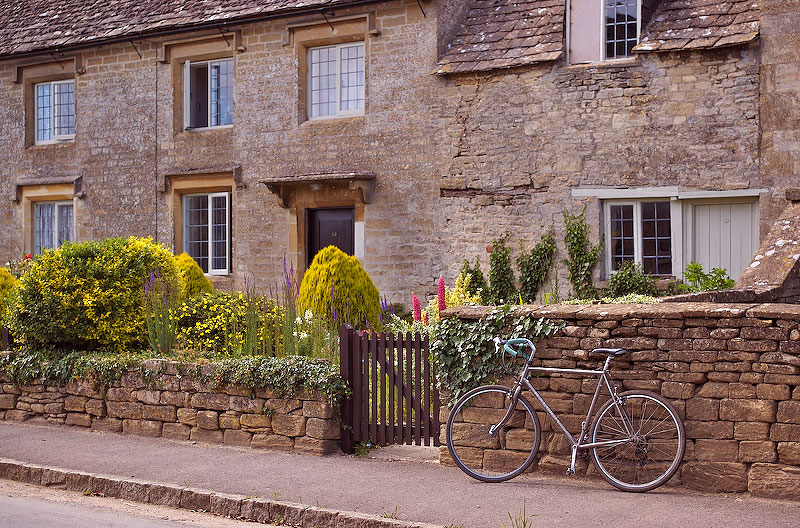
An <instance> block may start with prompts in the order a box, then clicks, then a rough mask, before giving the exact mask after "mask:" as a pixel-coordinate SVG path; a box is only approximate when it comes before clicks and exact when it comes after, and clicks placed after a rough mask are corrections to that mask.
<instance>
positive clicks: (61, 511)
mask: <svg viewBox="0 0 800 528" xmlns="http://www.w3.org/2000/svg"><path fill="white" fill-rule="evenodd" d="M53 526H58V527H59V528H100V527H103V528H189V527H196V528H248V527H256V526H260V527H263V526H264V525H263V524H255V523H248V522H242V521H234V520H230V519H223V518H220V517H216V516H213V515H211V514H204V513H196V512H189V511H186V510H178V509H175V508H166V507H163V506H151V505H144V504H138V503H131V502H126V501H121V500H117V499H106V498H102V497H85V496H84V495H83V494H82V493H79V492H76V491H65V490H59V489H52V488H43V487H40V486H31V485H28V484H20V483H18V482H10V481H7V480H0V528H52V527H53Z"/></svg>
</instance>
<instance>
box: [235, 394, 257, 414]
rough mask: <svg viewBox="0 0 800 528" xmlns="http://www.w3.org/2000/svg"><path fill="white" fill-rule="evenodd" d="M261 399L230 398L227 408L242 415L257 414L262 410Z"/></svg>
mask: <svg viewBox="0 0 800 528" xmlns="http://www.w3.org/2000/svg"><path fill="white" fill-rule="evenodd" d="M264 402H265V400H264V399H263V398H246V397H242V396H231V397H230V403H229V404H228V408H229V409H230V410H232V411H240V412H243V413H250V414H259V413H260V412H261V411H262V410H263V409H264Z"/></svg>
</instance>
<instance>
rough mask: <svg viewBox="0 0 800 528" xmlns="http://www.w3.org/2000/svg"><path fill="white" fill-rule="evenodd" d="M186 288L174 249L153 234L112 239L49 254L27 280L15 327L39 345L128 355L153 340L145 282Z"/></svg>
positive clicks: (23, 340)
mask: <svg viewBox="0 0 800 528" xmlns="http://www.w3.org/2000/svg"><path fill="white" fill-rule="evenodd" d="M150 273H155V274H156V275H158V276H159V277H160V280H163V281H164V283H165V284H166V285H167V287H168V289H169V291H170V292H174V293H175V294H177V295H179V294H180V293H181V292H180V290H181V288H182V281H181V280H180V276H179V272H178V268H177V266H176V265H175V258H174V257H173V255H172V253H171V252H170V251H169V250H168V249H167V248H165V247H164V246H162V245H160V244H156V243H154V242H153V241H152V240H150V239H149V238H136V237H130V238H108V239H105V240H102V241H91V242H83V243H77V244H64V245H63V246H62V247H61V248H59V249H57V250H54V251H45V252H44V253H43V254H42V255H41V256H39V257H38V258H37V259H36V261H35V262H34V264H33V266H31V268H30V269H29V270H28V271H27V272H26V273H25V274H24V275H23V276H22V278H21V280H20V287H19V290H18V291H19V295H18V296H17V300H16V301H15V305H14V306H13V309H12V310H11V317H10V323H11V324H10V326H11V329H12V330H13V333H14V337H15V339H16V340H17V342H18V343H19V344H20V345H21V346H24V347H27V348H32V349H51V350H56V351H64V350H72V349H78V350H105V351H108V352H125V351H129V350H138V349H143V348H145V347H146V346H147V343H148V337H147V336H148V334H147V327H146V324H145V312H146V310H145V301H144V285H145V283H146V282H148V281H149V275H150Z"/></svg>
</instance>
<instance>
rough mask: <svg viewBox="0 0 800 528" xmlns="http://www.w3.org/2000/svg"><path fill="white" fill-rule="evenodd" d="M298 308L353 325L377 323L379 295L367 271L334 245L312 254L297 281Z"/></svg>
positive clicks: (362, 325) (356, 326)
mask: <svg viewBox="0 0 800 528" xmlns="http://www.w3.org/2000/svg"><path fill="white" fill-rule="evenodd" d="M298 302H299V308H300V311H301V312H303V311H305V310H311V311H312V312H313V313H314V314H315V315H316V316H322V317H328V318H330V319H331V320H334V321H336V322H339V323H350V324H352V325H353V326H354V327H355V328H365V327H367V326H368V325H370V324H371V325H373V326H377V325H378V324H379V319H380V313H381V308H380V296H379V294H378V288H376V287H375V284H373V282H372V279H371V278H370V276H369V274H368V273H367V272H366V271H365V270H364V268H362V267H361V263H360V262H359V261H358V259H357V258H356V257H351V256H349V255H347V254H346V253H344V252H343V251H342V250H340V249H339V248H337V247H336V246H328V247H326V248H324V249H322V250H321V251H320V252H319V253H317V255H316V256H315V257H314V260H313V261H312V262H311V266H309V267H308V270H306V274H305V276H304V277H303V281H302V282H301V283H300V298H299V300H298Z"/></svg>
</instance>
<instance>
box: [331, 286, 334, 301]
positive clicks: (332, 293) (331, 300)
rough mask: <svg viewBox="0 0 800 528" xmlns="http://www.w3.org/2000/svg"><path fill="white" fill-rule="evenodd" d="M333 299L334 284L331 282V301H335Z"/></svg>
mask: <svg viewBox="0 0 800 528" xmlns="http://www.w3.org/2000/svg"><path fill="white" fill-rule="evenodd" d="M333 300H334V296H333V284H331V302H333Z"/></svg>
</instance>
